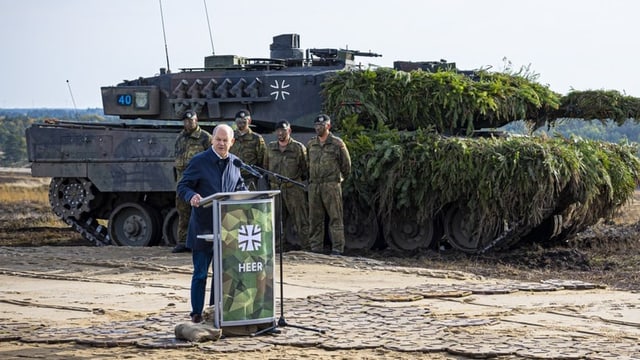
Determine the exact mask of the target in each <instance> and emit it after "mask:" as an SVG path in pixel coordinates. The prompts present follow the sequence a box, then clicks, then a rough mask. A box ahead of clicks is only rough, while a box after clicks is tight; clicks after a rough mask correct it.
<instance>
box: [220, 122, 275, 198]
mask: <svg viewBox="0 0 640 360" xmlns="http://www.w3.org/2000/svg"><path fill="white" fill-rule="evenodd" d="M234 137H235V139H236V140H235V143H234V144H233V146H231V150H229V152H230V153H232V154H234V155H236V156H237V157H239V158H240V160H242V162H244V163H245V164H247V165H256V166H259V167H262V168H263V166H262V161H263V159H264V153H265V149H266V147H267V146H266V145H265V142H264V139H263V138H262V135H260V134H258V133H255V132H253V131H251V129H248V131H247V133H245V134H244V135H243V134H240V132H239V131H236V132H235V136H234ZM241 174H242V178H243V179H244V182H245V184H246V186H247V188H248V189H249V190H258V179H257V178H256V177H255V176H253V175H250V174H249V173H248V172H246V171H244V170H242V171H241Z"/></svg>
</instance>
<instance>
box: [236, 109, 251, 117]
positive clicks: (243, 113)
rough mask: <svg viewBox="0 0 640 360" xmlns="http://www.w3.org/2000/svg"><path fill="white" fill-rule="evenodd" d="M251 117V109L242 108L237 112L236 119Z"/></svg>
mask: <svg viewBox="0 0 640 360" xmlns="http://www.w3.org/2000/svg"><path fill="white" fill-rule="evenodd" d="M250 117H251V113H250V112H249V110H240V111H238V112H237V113H236V119H246V118H250Z"/></svg>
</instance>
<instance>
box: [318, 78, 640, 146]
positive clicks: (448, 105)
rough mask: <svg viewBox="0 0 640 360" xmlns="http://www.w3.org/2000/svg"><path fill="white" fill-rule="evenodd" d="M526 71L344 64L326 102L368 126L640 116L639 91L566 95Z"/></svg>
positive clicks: (453, 126)
mask: <svg viewBox="0 0 640 360" xmlns="http://www.w3.org/2000/svg"><path fill="white" fill-rule="evenodd" d="M536 78H537V75H535V74H527V73H525V72H522V71H521V72H518V73H507V72H502V73H500V72H494V73H492V72H488V71H476V72H474V73H473V74H472V75H468V74H463V73H460V72H456V71H439V72H435V73H430V72H424V71H421V70H416V71H411V72H404V71H398V70H393V69H387V68H380V69H376V70H367V71H360V72H346V71H345V72H340V73H338V74H336V75H335V76H332V77H331V78H329V79H328V80H327V81H326V82H325V83H324V84H323V95H324V97H325V99H326V101H325V108H326V109H327V111H328V112H329V113H331V114H333V115H334V117H335V118H336V119H338V120H340V119H343V118H345V117H347V116H349V115H352V114H354V113H355V114H357V115H358V122H359V123H360V124H362V125H363V126H365V127H366V128H369V129H377V128H380V127H389V128H393V129H403V130H415V129H419V128H426V127H433V128H435V129H436V130H437V131H438V132H445V133H450V134H453V133H460V132H461V131H466V132H467V133H470V132H471V131H472V130H474V129H479V128H497V127H501V126H503V125H505V124H507V123H509V122H513V121H517V120H524V121H527V122H529V123H530V124H531V125H532V128H537V127H540V126H543V125H544V124H546V123H548V122H553V121H555V120H557V119H561V118H581V119H585V120H601V121H604V120H606V119H612V120H615V121H616V122H617V123H618V124H621V123H623V122H624V121H626V120H628V119H630V118H633V119H640V99H638V98H634V97H631V96H625V95H622V94H620V93H619V92H618V91H615V90H608V91H605V90H589V91H572V92H571V93H569V94H568V95H566V96H561V95H560V94H557V93H555V92H553V91H551V90H550V89H549V88H548V86H546V85H541V84H540V83H537V82H535V81H534V80H535V79H536Z"/></svg>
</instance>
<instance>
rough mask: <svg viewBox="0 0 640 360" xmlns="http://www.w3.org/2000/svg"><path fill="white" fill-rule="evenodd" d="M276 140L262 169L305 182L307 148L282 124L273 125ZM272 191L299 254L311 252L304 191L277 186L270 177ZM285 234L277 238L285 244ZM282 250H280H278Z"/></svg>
mask: <svg viewBox="0 0 640 360" xmlns="http://www.w3.org/2000/svg"><path fill="white" fill-rule="evenodd" d="M276 136H277V138H278V140H275V141H271V142H270V143H269V145H268V146H267V151H266V152H265V156H264V166H265V169H267V170H269V171H271V172H274V173H276V174H279V175H282V176H284V177H287V178H289V179H291V180H294V181H296V182H299V183H301V182H303V181H305V180H307V177H308V172H309V165H308V160H307V148H306V147H305V146H304V145H303V144H302V143H301V142H299V141H296V140H294V139H293V138H292V137H291V124H289V122H288V121H286V120H282V121H279V122H278V123H277V124H276ZM271 189H274V190H275V189H279V190H280V191H281V193H280V201H281V202H282V203H281V206H280V209H282V212H281V219H280V220H281V221H282V222H283V223H286V220H287V219H288V218H289V217H290V216H291V217H293V222H294V224H295V228H296V231H297V234H298V238H299V240H300V246H301V248H302V250H305V251H309V250H311V248H310V246H309V205H308V201H307V193H306V192H305V189H304V188H302V187H300V186H299V185H296V184H293V183H291V182H282V183H280V184H278V179H275V178H273V177H271ZM284 233H286V231H285V232H283V234H280V236H282V237H283V240H285V238H284V236H285V234H284ZM281 250H283V249H281Z"/></svg>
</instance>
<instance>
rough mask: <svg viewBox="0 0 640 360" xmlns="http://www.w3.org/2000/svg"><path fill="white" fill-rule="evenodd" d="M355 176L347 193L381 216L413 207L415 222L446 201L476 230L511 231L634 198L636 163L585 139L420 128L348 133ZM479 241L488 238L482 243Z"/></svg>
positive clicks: (570, 222)
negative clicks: (463, 210)
mask: <svg viewBox="0 0 640 360" xmlns="http://www.w3.org/2000/svg"><path fill="white" fill-rule="evenodd" d="M343 138H344V139H345V141H347V144H348V146H349V149H350V151H351V154H352V161H353V169H354V171H353V173H352V176H351V177H350V178H349V179H348V181H347V182H346V184H345V194H346V195H347V197H348V198H350V199H352V200H356V201H358V202H360V203H364V204H366V206H373V207H374V208H375V209H377V211H378V213H379V214H378V215H379V216H380V217H381V218H383V219H384V218H385V216H386V217H388V216H390V215H391V213H393V212H395V211H397V210H400V209H403V208H409V209H414V211H415V214H416V218H417V220H418V221H421V220H423V219H429V218H435V217H436V216H437V215H438V214H439V213H441V212H442V211H443V209H446V207H447V206H449V205H451V204H458V205H459V204H463V205H464V206H466V207H467V208H468V209H469V210H470V214H471V218H470V219H469V221H471V222H472V223H473V224H474V226H473V228H474V229H476V231H477V232H479V233H483V232H490V231H493V230H492V229H496V228H501V227H502V226H503V224H508V225H509V226H508V227H509V228H513V227H518V228H519V229H520V230H519V233H518V234H517V235H518V236H519V237H522V236H524V235H526V234H527V232H528V231H530V230H532V229H534V228H535V227H536V226H538V225H540V224H541V223H542V221H543V220H545V219H546V218H548V217H550V216H553V215H558V214H559V215H562V219H563V222H564V224H563V227H564V228H567V229H570V230H571V231H572V232H574V233H575V232H576V231H579V230H582V229H584V228H585V227H587V226H590V225H593V224H595V223H596V222H597V221H599V220H600V219H601V218H608V217H610V216H611V215H613V213H614V211H615V210H616V209H618V208H619V207H620V206H621V205H623V204H625V203H626V202H627V200H628V199H630V197H631V196H632V194H633V192H634V190H635V188H636V186H637V185H638V177H639V174H640V160H639V159H638V158H637V157H636V156H635V155H634V154H636V151H637V149H636V148H635V147H634V146H631V145H624V144H620V145H616V144H611V143H603V142H596V141H590V140H583V139H577V138H575V139H562V138H540V137H511V138H462V137H444V136H441V135H438V134H435V133H430V132H427V131H414V132H399V131H386V132H375V133H373V132H364V131H360V132H358V134H357V135H356V134H354V133H351V134H349V133H347V134H345V135H344V137H343ZM482 245H483V246H485V245H487V244H482Z"/></svg>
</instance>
